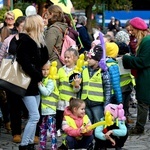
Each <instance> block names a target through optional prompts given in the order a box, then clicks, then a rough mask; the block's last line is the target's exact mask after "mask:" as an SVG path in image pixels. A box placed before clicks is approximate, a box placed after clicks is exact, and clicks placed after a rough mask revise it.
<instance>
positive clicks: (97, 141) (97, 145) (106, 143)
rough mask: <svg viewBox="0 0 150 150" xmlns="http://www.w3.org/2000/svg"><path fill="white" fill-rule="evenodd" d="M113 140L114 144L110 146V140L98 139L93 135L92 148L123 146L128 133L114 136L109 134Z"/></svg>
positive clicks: (96, 149) (95, 149)
mask: <svg viewBox="0 0 150 150" xmlns="http://www.w3.org/2000/svg"><path fill="white" fill-rule="evenodd" d="M111 137H112V138H113V139H114V140H115V142H116V145H115V146H112V143H111V141H110V140H105V141H104V140H100V139H98V138H96V137H95V148H94V150H98V149H99V148H116V147H123V146H124V143H125V142H126V140H127V138H128V133H127V134H126V135H125V136H122V137H116V136H111Z"/></svg>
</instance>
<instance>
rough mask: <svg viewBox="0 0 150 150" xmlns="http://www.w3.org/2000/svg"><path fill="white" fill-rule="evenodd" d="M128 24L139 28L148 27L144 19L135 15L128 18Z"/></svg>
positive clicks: (144, 28)
mask: <svg viewBox="0 0 150 150" xmlns="http://www.w3.org/2000/svg"><path fill="white" fill-rule="evenodd" d="M130 25H132V26H133V27H134V28H136V29H139V30H146V29H147V28H148V26H147V24H146V23H145V21H144V20H143V19H142V18H140V17H135V18H133V19H131V20H130Z"/></svg>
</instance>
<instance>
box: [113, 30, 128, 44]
mask: <svg viewBox="0 0 150 150" xmlns="http://www.w3.org/2000/svg"><path fill="white" fill-rule="evenodd" d="M115 39H116V42H123V43H126V44H128V42H130V38H129V34H128V33H126V32H125V31H119V32H117V33H116V36H115Z"/></svg>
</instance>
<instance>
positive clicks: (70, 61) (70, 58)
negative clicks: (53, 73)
mask: <svg viewBox="0 0 150 150" xmlns="http://www.w3.org/2000/svg"><path fill="white" fill-rule="evenodd" d="M76 60H77V59H76V56H75V55H74V53H73V52H72V51H71V52H69V51H66V52H65V54H64V63H65V65H66V67H68V68H72V67H74V66H75V63H76Z"/></svg>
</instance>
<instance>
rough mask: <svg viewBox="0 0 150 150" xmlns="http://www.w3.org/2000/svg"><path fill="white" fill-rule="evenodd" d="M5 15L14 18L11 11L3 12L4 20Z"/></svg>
mask: <svg viewBox="0 0 150 150" xmlns="http://www.w3.org/2000/svg"><path fill="white" fill-rule="evenodd" d="M7 16H11V17H13V18H14V19H15V14H14V13H13V11H7V12H6V13H5V14H4V20H5V19H6V18H7Z"/></svg>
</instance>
